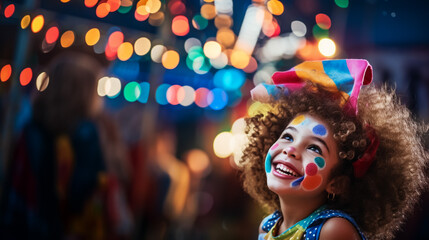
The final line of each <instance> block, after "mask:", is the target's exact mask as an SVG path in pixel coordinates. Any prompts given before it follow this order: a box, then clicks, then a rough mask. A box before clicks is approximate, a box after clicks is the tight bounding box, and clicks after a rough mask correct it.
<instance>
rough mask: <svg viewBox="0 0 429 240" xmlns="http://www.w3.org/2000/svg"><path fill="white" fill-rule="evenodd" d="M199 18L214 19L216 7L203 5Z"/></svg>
mask: <svg viewBox="0 0 429 240" xmlns="http://www.w3.org/2000/svg"><path fill="white" fill-rule="evenodd" d="M201 16H202V17H203V18H205V19H209V20H210V19H213V18H215V17H216V7H215V6H214V5H213V4H204V5H203V6H201Z"/></svg>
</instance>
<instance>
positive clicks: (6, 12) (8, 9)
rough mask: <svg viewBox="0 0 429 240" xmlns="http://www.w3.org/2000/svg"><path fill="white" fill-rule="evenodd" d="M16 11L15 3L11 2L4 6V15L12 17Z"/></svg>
mask: <svg viewBox="0 0 429 240" xmlns="http://www.w3.org/2000/svg"><path fill="white" fill-rule="evenodd" d="M14 13H15V4H9V5H7V7H5V8H4V17H5V18H10V17H12V15H13V14H14Z"/></svg>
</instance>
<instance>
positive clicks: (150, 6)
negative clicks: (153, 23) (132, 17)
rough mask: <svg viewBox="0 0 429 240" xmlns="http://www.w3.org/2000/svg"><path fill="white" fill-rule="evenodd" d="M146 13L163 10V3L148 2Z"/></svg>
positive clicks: (156, 1)
mask: <svg viewBox="0 0 429 240" xmlns="http://www.w3.org/2000/svg"><path fill="white" fill-rule="evenodd" d="M145 8H146V11H148V12H149V13H156V12H158V11H159V9H161V1H159V0H148V1H147V2H146V5H145Z"/></svg>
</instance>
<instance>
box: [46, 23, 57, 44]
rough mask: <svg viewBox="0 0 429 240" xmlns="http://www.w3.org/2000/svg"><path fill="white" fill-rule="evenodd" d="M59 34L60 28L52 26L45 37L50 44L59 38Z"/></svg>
mask: <svg viewBox="0 0 429 240" xmlns="http://www.w3.org/2000/svg"><path fill="white" fill-rule="evenodd" d="M59 36H60V31H59V30H58V28H57V27H51V28H49V29H48V31H46V36H45V39H46V42H47V43H48V44H52V43H54V42H56V41H57V40H58V37H59Z"/></svg>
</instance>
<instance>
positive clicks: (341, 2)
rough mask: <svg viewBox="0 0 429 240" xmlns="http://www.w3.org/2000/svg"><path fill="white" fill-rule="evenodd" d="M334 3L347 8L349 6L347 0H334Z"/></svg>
mask: <svg viewBox="0 0 429 240" xmlns="http://www.w3.org/2000/svg"><path fill="white" fill-rule="evenodd" d="M335 4H337V6H338V7H340V8H347V7H348V6H349V0H335Z"/></svg>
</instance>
